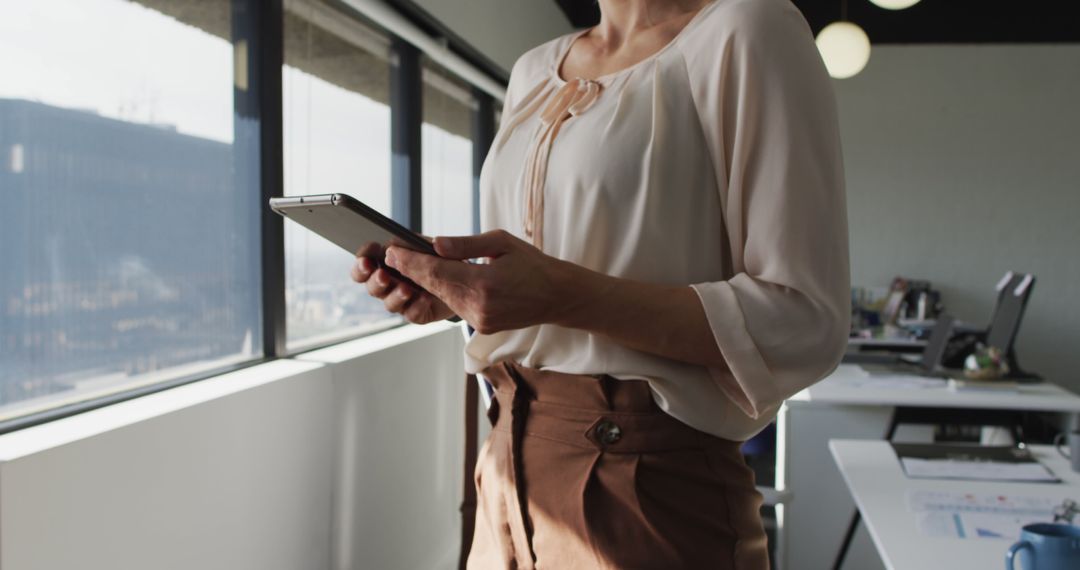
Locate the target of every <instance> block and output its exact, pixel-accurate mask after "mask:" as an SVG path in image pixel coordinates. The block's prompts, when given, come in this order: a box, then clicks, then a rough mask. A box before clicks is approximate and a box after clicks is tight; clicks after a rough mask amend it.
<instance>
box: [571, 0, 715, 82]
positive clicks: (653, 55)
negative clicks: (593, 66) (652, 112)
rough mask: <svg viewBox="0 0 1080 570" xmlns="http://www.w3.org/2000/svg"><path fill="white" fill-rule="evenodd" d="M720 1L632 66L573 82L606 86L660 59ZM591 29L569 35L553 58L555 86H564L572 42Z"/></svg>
mask: <svg viewBox="0 0 1080 570" xmlns="http://www.w3.org/2000/svg"><path fill="white" fill-rule="evenodd" d="M721 1H722V0H711V1H710V2H707V3H706V4H705V5H704V6H702V7H701V8H699V9H698V11H697V13H696V14H694V15H693V16H692V17H691V18H690V21H688V22H687V23H686V25H684V26H683V27H682V29H681V30H679V31H678V33H676V34H675V37H673V38H671V40H669V41H668V43H666V44H664V45H663V46H661V47H660V49H658V50H656V51H654V52H652V53H651V54H649V55H648V56H646V57H644V58H642V59H641V60H639V61H637V62H635V63H632V64H630V65H628V66H626V67H624V68H622V69H617V70H615V71H612V72H610V73H605V74H603V75H600V76H597V77H594V78H592V79H587V80H586V79H584V78H582V77H575V78H574V80H585V81H593V82H596V83H599V84H601V85H604V86H607V85H608V84H609V83H610V82H611V80H613V79H615V78H616V77H618V76H620V75H623V74H625V73H629V72H631V71H633V70H634V69H637V68H638V67H641V66H643V65H645V64H646V63H648V62H650V61H652V60H654V59H656V58H658V57H660V55H661V54H663V53H664V52H666V51H667V50H668V49H669V48H671V47H672V46H674V45H675V44H677V43H678V42H679V40H680V39H682V37H683V35H684V34H686V33H687V32H688V31H689V30H690V28H692V27H693V26H694V25H696V24H697V23H698V21H700V20H701V19H702V17H703V16H704V15H705V12H708V11H709V10H710V9H712V7H713V6H715V5H716V4H719V3H720V2H721ZM593 28H595V26H593V27H592V28H585V29H584V30H581V31H579V32H575V33H573V34H571V35H570V36H568V38H569V39H568V41H567V42H566V46H564V47H563V48H562V51H561V52H560V53H559V56H558V57H556V58H555V63H554V65H552V67H551V74H550V75H551V77H552V78H553V79H554V80H555V83H556V84H558V85H566V83H567V80H566V79H563V77H562V75H561V70H562V65H563V62H564V61H566V57H567V56H568V55H569V54H570V49H571V48H572V47H573V46H574V42H576V41H577V40H578V39H579V38H581V37H582V36H584V35H585V34H587V33H589V32H590V31H591V30H592V29H593Z"/></svg>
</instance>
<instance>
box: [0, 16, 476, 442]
mask: <svg viewBox="0 0 1080 570" xmlns="http://www.w3.org/2000/svg"><path fill="white" fill-rule="evenodd" d="M273 4H275V3H269V4H268V3H264V2H261V1H259V0H200V1H198V2H193V1H183V2H178V1H174V0H0V6H2V10H0V11H2V16H0V78H3V81H0V197H2V198H3V200H4V202H3V205H4V207H3V208H0V267H2V269H0V432H2V431H8V430H10V429H17V428H18V427H20V426H23V425H26V424H27V423H28V422H37V421H42V420H44V419H47V418H51V417H55V416H54V413H70V412H73V411H78V410H81V409H86V408H90V407H95V406H99V405H103V404H104V403H107V402H109V401H114V400H118V399H123V398H128V397H132V396H134V395H137V394H141V393H146V392H149V391H154V390H159V389H162V388H163V387H166V386H171V385H175V384H177V383H181V382H187V381H191V380H194V379H197V378H201V377H205V376H208V375H211V374H216V373H219V372H220V371H222V370H225V369H228V368H232V367H235V366H238V365H242V364H244V363H250V362H254V361H256V360H258V359H260V358H262V357H264V356H266V355H271V356H274V355H277V353H278V351H277V348H276V347H277V346H278V342H280V340H281V339H280V338H277V337H276V335H277V325H278V323H276V322H272V320H271V319H264V318H263V314H262V310H263V307H264V306H267V307H272V308H274V309H275V312H273V313H272V314H273V315H274V319H276V318H279V316H280V313H277V312H276V309H278V308H280V307H281V306H282V305H284V311H283V312H284V313H285V320H286V331H287V332H286V335H285V336H286V338H285V341H286V349H287V350H289V351H296V350H299V349H303V348H306V347H311V346H315V345H319V344H327V343H330V342H333V341H335V340H339V339H342V338H347V337H353V336H358V335H360V334H364V333H368V332H373V331H377V330H382V329H384V328H387V327H389V326H393V325H395V324H399V323H401V322H402V321H401V319H400V318H398V317H395V316H393V315H390V314H388V313H387V312H386V311H385V310H384V309H383V307H382V303H381V302H380V301H378V300H375V299H372V298H370V297H369V296H368V295H367V292H366V289H365V288H364V287H362V286H358V285H356V284H355V283H353V282H352V281H351V280H350V279H349V271H350V269H351V266H352V264H353V263H354V258H353V255H352V254H351V253H348V252H343V251H340V250H339V249H338V248H337V247H336V246H334V245H333V244H331V243H329V242H327V241H325V240H323V239H322V238H320V237H318V236H317V235H315V234H313V233H312V232H309V231H307V230H306V229H304V228H302V227H300V226H298V225H295V224H291V223H288V222H286V223H285V224H284V238H285V239H284V244H281V243H273V242H267V243H263V242H262V241H261V239H262V237H263V233H262V229H263V228H262V227H261V225H260V224H261V220H262V219H263V218H262V217H263V216H264V215H266V211H265V210H266V205H265V199H264V193H267V194H268V193H271V192H274V191H276V184H277V182H278V178H277V176H276V173H275V172H274V169H275V168H277V166H278V164H277V162H276V161H274V164H269V163H260V160H261V159H262V156H264V155H263V154H262V152H261V151H262V150H266V151H268V152H270V153H274V152H276V150H277V149H276V148H273V147H271V148H269V149H263V148H260V145H263V144H274V142H275V141H274V140H273V138H272V137H273V136H275V135H276V133H277V132H278V131H277V128H278V127H279V126H280V127H281V128H282V138H283V140H282V144H283V146H282V148H281V151H282V158H283V160H282V161H281V165H280V167H281V174H282V180H281V181H282V186H283V190H284V192H285V194H286V195H298V194H329V193H336V192H341V193H347V194H349V195H351V196H354V197H356V198H358V199H360V200H362V201H363V202H365V203H367V204H369V205H370V206H372V207H374V208H375V209H377V210H379V211H381V212H383V213H386V214H390V213H391V195H392V192H391V133H390V130H391V125H390V118H391V105H390V97H391V93H390V73H391V65H390V62H391V61H392V59H393V57H394V49H395V48H393V47H392V46H393V45H396V44H394V43H392V42H391V41H390V37H389V36H388V35H387V34H386V33H384V32H383V31H381V30H379V29H376V28H373V27H372V25H370V24H368V23H367V22H368V20H366V19H362V18H358V17H356V13H354V12H353V11H352V9H351V8H349V7H348V5H347V4H340V3H330V2H326V1H325V0H286V1H285V2H282V3H281V4H282V5H283V9H282V10H283V11H282V12H280V13H269V12H267V10H269V9H270V6H272V5H273ZM279 18H280V24H281V26H282V27H281V30H282V37H281V38H270V37H267V35H266V33H267V32H268V31H271V30H275V29H277V26H278V19H279ZM279 40H280V42H281V44H280V47H281V48H283V49H282V53H283V54H284V66H283V67H282V69H281V89H282V91H281V93H280V95H281V103H282V108H281V114H280V115H278V113H277V111H278V109H277V107H276V105H277V98H276V97H277V95H279V93H276V92H262V93H259V92H256V89H259V88H261V87H262V86H266V85H267V84H270V87H268V88H276V87H274V85H273V84H274V83H275V82H274V81H266V77H265V76H264V75H261V74H262V73H265V72H266V70H270V68H271V66H276V62H269V61H268V60H267V59H266V57H268V54H275V53H278V52H277V51H276V48H277V47H279V45H278V44H277V42H278V41H279ZM266 44H269V45H268V46H267V45H266ZM266 47H269V48H270V49H266ZM410 53H414V52H411V51H410ZM421 57H422V59H421V62H422V65H421V67H422V77H421V82H420V85H421V87H420V88H421V89H422V92H421V93H419V94H416V93H412V92H411V91H409V90H411V89H415V88H416V87H415V83H414V82H411V81H410V82H409V83H408V85H409V86H408V87H404V88H403V89H404V90H405V95H403V97H407V98H406V99H402V101H403V102H409V101H414V99H412V97H415V96H417V95H419V96H420V99H421V100H422V101H423V108H422V126H421V128H420V131H419V132H420V140H419V141H416V140H407V141H406V142H407V143H408V145H407V146H408V148H409V149H410V150H409V151H408V152H415V150H414V149H415V148H416V146H417V143H419V146H420V148H421V154H422V157H421V162H422V164H421V165H420V166H421V171H422V180H421V182H422V188H423V190H422V195H421V204H420V208H421V214H422V216H423V222H424V223H423V229H424V231H425V232H427V233H429V234H433V235H462V234H470V233H473V231H474V228H473V223H474V219H475V217H476V216H475V215H474V213H473V212H474V207H475V204H474V200H473V189H474V187H475V186H474V180H473V176H474V172H473V168H472V167H473V143H472V140H471V139H472V129H473V124H474V123H473V119H474V114H475V113H476V109H478V108H479V107H480V105H478V101H480V102H484V108H485V109H486V108H488V106H487V105H486V102H488V101H489V99H487V98H486V96H485V97H481V98H480V99H479V100H478V99H477V98H476V97H474V95H473V93H474V92H473V88H472V87H471V86H470V85H469V84H468V83H466V82H464V81H462V80H461V79H460V78H458V77H456V76H454V75H451V74H450V73H448V72H447V71H446V70H445V69H443V68H442V67H440V66H439V65H437V64H435V63H433V62H431V61H427V60H426V59H423V57H424V56H421ZM267 63H271V66H268V65H266V64H267ZM410 69H415V67H412V68H410ZM271 72H272V73H275V74H276V73H277V69H276V68H274V69H272V70H271ZM413 79H415V78H413ZM279 120H280V123H279ZM410 120H412V119H410ZM414 126H415V125H414ZM411 132H412V131H410V133H411ZM267 135H269V136H267ZM413 136H415V135H414V134H409V135H405V138H410V137H413ZM264 174H267V177H266V178H265V179H263V178H262V176H263V175H264ZM282 250H283V251H284V260H283V261H284V268H285V272H284V273H285V284H284V285H285V295H284V298H282V297H281V295H280V289H279V288H278V286H279V285H280V283H275V282H273V281H267V282H265V283H264V282H263V281H262V278H263V276H264V275H263V272H264V270H266V274H267V275H273V274H274V271H275V270H276V268H280V266H279V265H277V263H278V262H279V261H281V260H280V258H279V257H280V255H281V252H282ZM264 256H267V257H268V258H269V259H270V260H271V263H270V264H269V265H268V267H263V265H262V262H263V257H264ZM264 291H266V292H268V293H270V294H271V295H272V296H270V297H267V298H266V299H265V301H266V303H264V299H263V298H262V296H263V292H264ZM264 321H265V322H264ZM268 335H269V336H268ZM264 338H271V339H272V340H273V341H274V343H273V344H270V343H267V346H265V347H264V346H263V342H264ZM57 410H59V411H57ZM39 412H40V413H39Z"/></svg>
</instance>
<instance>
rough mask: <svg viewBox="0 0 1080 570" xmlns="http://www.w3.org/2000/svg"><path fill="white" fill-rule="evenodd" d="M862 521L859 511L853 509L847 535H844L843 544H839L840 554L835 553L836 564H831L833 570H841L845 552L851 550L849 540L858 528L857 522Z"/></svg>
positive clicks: (845, 556) (845, 555) (853, 536)
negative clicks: (853, 512)
mask: <svg viewBox="0 0 1080 570" xmlns="http://www.w3.org/2000/svg"><path fill="white" fill-rule="evenodd" d="M861 520H862V514H861V513H859V509H858V508H856V509H855V514H854V515H851V523H850V524H848V527H847V533H845V534H844V542H843V543H842V544H840V552H837V553H836V562H835V563H833V570H841V568H842V567H843V566H844V559H845V558H847V551H848V549H849V548H851V539H853V538H855V529H857V528H859V521H861Z"/></svg>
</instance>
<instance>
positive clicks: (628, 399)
mask: <svg viewBox="0 0 1080 570" xmlns="http://www.w3.org/2000/svg"><path fill="white" fill-rule="evenodd" d="M482 374H483V375H484V376H485V377H486V378H487V379H488V380H489V381H490V382H491V383H492V384H494V386H495V388H496V400H495V402H493V403H492V407H491V409H490V410H489V411H488V416H489V417H490V418H491V420H492V423H493V424H494V428H493V429H492V432H491V435H490V436H489V437H488V439H487V441H486V442H485V443H484V446H483V447H482V448H481V450H480V452H479V456H478V459H477V465H476V471H475V479H476V488H477V513H476V529H475V534H474V535H473V542H472V550H471V551H470V553H469V559H468V568H470V569H482V570H487V569H501V568H521V569H531V568H540V569H570V568H663V569H671V568H695V569H696V568H715V569H728V568H732V569H735V568H738V569H752V570H758V569H761V568H767V567H768V555H767V552H766V548H767V547H766V539H765V531H764V529H763V528H762V525H761V516H760V513H759V509H760V507H761V495H760V494H758V492H757V491H756V490H755V489H754V475H753V472H752V471H750V469H749V468H748V467H747V466H746V463H745V462H744V461H743V458H742V454H741V453H740V452H739V444H738V443H737V442H733V441H728V440H724V439H721V438H718V437H715V436H712V435H709V434H706V433H704V432H701V431H698V430H695V429H693V428H691V427H689V426H687V425H686V424H683V423H682V422H680V421H678V420H676V419H674V418H672V417H671V416H669V415H668V414H666V413H664V412H663V411H661V410H660V409H659V407H657V405H656V403H655V402H654V401H653V399H652V394H651V392H650V390H649V386H648V383H646V382H645V381H641V380H629V381H627V380H616V379H614V378H611V377H609V376H599V377H598V376H582V375H572V374H562V373H557V372H545V371H539V370H535V369H532V368H525V367H523V366H520V365H517V364H511V363H500V364H497V365H494V366H492V367H489V368H488V369H487V370H484V372H483V373H482Z"/></svg>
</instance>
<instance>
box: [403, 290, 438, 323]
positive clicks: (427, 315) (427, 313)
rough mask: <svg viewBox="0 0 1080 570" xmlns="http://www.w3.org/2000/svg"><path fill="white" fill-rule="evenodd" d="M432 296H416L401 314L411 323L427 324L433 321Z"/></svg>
mask: <svg viewBox="0 0 1080 570" xmlns="http://www.w3.org/2000/svg"><path fill="white" fill-rule="evenodd" d="M431 303H432V297H431V295H414V296H413V300H412V302H411V303H409V304H408V305H405V310H404V311H403V312H402V313H401V314H402V315H404V316H405V318H406V319H408V320H409V322H410V323H416V324H420V325H422V324H426V323H427V322H428V321H429V320H430V319H431Z"/></svg>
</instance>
